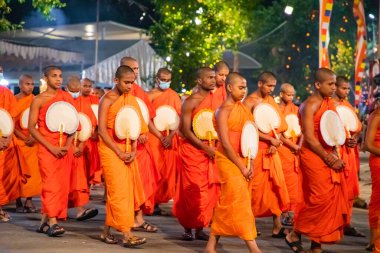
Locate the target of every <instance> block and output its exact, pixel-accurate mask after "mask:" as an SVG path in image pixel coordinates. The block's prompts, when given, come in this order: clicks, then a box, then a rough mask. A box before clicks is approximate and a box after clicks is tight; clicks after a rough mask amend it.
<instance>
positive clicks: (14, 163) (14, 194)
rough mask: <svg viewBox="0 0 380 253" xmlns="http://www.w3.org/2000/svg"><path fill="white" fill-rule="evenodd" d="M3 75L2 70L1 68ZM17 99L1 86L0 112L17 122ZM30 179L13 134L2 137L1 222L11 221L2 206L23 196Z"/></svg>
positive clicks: (0, 166)
mask: <svg viewBox="0 0 380 253" xmlns="http://www.w3.org/2000/svg"><path fill="white" fill-rule="evenodd" d="M0 73H1V74H2V68H1V67H0ZM16 103H17V102H16V98H15V97H14V96H13V94H12V92H11V91H10V90H9V89H8V88H6V87H4V86H0V110H5V111H6V112H8V113H9V115H10V117H12V118H13V120H15V118H16V116H17V106H16ZM29 177H30V172H29V167H28V166H27V164H26V163H25V161H24V159H23V157H22V156H21V151H20V150H19V148H18V146H17V145H16V138H15V137H14V135H13V133H12V134H11V135H10V136H8V137H5V136H3V135H2V134H1V136H0V221H3V222H7V221H9V219H10V216H9V214H8V213H6V212H4V211H3V210H2V208H1V206H3V205H6V204H8V203H9V202H11V201H13V200H15V199H17V198H19V197H20V196H21V192H20V190H21V188H22V185H23V184H25V183H26V182H27V179H28V178H29Z"/></svg>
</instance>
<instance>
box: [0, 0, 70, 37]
mask: <svg viewBox="0 0 380 253" xmlns="http://www.w3.org/2000/svg"><path fill="white" fill-rule="evenodd" d="M18 2H19V3H20V4H25V0H18ZM8 3H9V1H7V0H0V31H7V30H12V29H17V28H21V26H22V23H21V24H12V23H11V22H10V21H9V20H8V19H7V15H9V14H10V13H11V12H12V9H11V8H10V6H9V4H8ZM32 5H33V8H35V9H37V10H38V11H39V12H41V13H42V14H43V15H45V16H46V17H47V18H52V17H51V16H50V12H51V10H52V9H53V8H62V7H64V6H65V3H62V2H61V0H33V2H32Z"/></svg>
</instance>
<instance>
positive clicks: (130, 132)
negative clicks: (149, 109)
mask: <svg viewBox="0 0 380 253" xmlns="http://www.w3.org/2000/svg"><path fill="white" fill-rule="evenodd" d="M140 132H141V122H140V117H139V114H138V112H137V110H136V109H135V108H134V107H132V106H129V105H125V106H123V107H122V108H121V109H120V110H119V112H118V113H117V115H116V119H115V133H116V136H117V138H119V139H120V140H124V139H126V142H125V143H126V144H125V145H126V151H127V152H129V151H130V140H137V138H139V136H140Z"/></svg>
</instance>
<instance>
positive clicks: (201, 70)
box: [197, 67, 214, 79]
mask: <svg viewBox="0 0 380 253" xmlns="http://www.w3.org/2000/svg"><path fill="white" fill-rule="evenodd" d="M209 72H214V70H213V69H212V68H209V67H200V68H199V69H198V70H197V79H199V78H202V77H203V76H204V75H206V74H208V73H209Z"/></svg>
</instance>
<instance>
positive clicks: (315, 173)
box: [294, 98, 349, 243]
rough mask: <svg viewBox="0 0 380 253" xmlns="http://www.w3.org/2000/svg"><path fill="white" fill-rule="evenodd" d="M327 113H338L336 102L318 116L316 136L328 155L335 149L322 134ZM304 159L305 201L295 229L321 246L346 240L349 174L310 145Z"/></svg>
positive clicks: (324, 106)
mask: <svg viewBox="0 0 380 253" xmlns="http://www.w3.org/2000/svg"><path fill="white" fill-rule="evenodd" d="M326 110H335V105H334V102H333V101H332V100H331V99H328V98H326V99H324V100H323V102H322V104H321V106H320V108H319V110H318V111H317V112H316V113H315V115H314V135H315V137H317V138H318V139H319V141H320V143H321V144H322V146H323V147H324V149H325V150H326V152H328V153H331V152H333V148H332V147H329V146H327V145H326V144H325V142H324V141H323V139H322V136H321V132H320V120H321V117H322V115H323V113H324V112H325V111H326ZM301 117H302V116H301ZM300 160H301V173H302V189H303V198H304V199H303V201H302V204H300V205H299V206H297V210H296V215H295V217H294V221H295V224H294V230H295V231H296V232H299V233H301V234H304V235H306V236H307V237H309V239H310V240H313V241H315V242H318V243H334V242H336V241H338V240H340V239H341V238H342V237H343V227H344V226H345V225H346V224H347V216H348V211H349V203H348V194H347V185H346V177H345V173H344V171H341V172H335V171H333V170H332V169H331V168H330V167H328V166H327V165H326V164H325V163H324V161H323V160H322V159H321V158H320V157H319V156H318V155H317V154H315V153H314V152H312V151H311V150H310V148H309V147H308V146H307V143H306V142H305V143H304V144H303V145H302V148H301V153H300ZM316 221H318V222H316Z"/></svg>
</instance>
